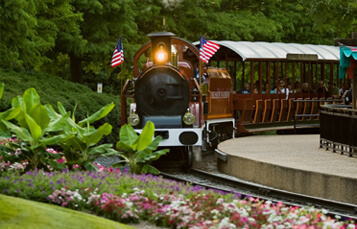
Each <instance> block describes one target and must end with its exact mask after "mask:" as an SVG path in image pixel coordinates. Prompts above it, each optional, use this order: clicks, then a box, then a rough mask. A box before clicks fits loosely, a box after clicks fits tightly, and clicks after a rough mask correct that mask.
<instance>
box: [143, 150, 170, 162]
mask: <svg viewBox="0 0 357 229" xmlns="http://www.w3.org/2000/svg"><path fill="white" fill-rule="evenodd" d="M167 152H169V149H163V150H158V151H155V152H152V151H150V150H147V148H146V149H145V150H143V151H139V152H138V153H137V154H138V155H140V156H138V157H137V159H138V162H140V163H149V162H151V161H155V160H157V159H159V158H160V157H161V156H162V155H165V154H166V153H167Z"/></svg>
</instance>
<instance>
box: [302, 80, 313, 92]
mask: <svg viewBox="0 0 357 229" xmlns="http://www.w3.org/2000/svg"><path fill="white" fill-rule="evenodd" d="M301 92H302V93H309V92H310V93H314V90H312V89H311V88H310V89H309V83H307V82H305V83H303V84H302V89H301Z"/></svg>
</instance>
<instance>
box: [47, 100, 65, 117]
mask: <svg viewBox="0 0 357 229" xmlns="http://www.w3.org/2000/svg"><path fill="white" fill-rule="evenodd" d="M45 108H46V110H47V114H48V116H49V117H50V120H55V119H58V118H60V117H62V115H61V114H58V113H57V112H56V111H55V109H53V107H52V105H50V104H46V105H45Z"/></svg>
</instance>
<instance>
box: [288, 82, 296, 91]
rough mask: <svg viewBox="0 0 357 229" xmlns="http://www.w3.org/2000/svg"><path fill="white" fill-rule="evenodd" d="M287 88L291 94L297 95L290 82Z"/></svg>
mask: <svg viewBox="0 0 357 229" xmlns="http://www.w3.org/2000/svg"><path fill="white" fill-rule="evenodd" d="M287 88H288V90H289V93H295V90H293V85H292V84H291V82H290V81H288V83H287Z"/></svg>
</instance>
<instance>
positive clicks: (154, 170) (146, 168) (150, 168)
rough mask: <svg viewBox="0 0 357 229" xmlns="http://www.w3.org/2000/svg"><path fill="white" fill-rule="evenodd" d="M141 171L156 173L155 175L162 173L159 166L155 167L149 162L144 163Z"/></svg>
mask: <svg viewBox="0 0 357 229" xmlns="http://www.w3.org/2000/svg"><path fill="white" fill-rule="evenodd" d="M141 172H143V173H151V174H154V175H157V174H159V173H160V171H159V170H158V169H157V168H155V167H154V166H152V165H149V164H146V165H144V166H143V168H142V171H141Z"/></svg>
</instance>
